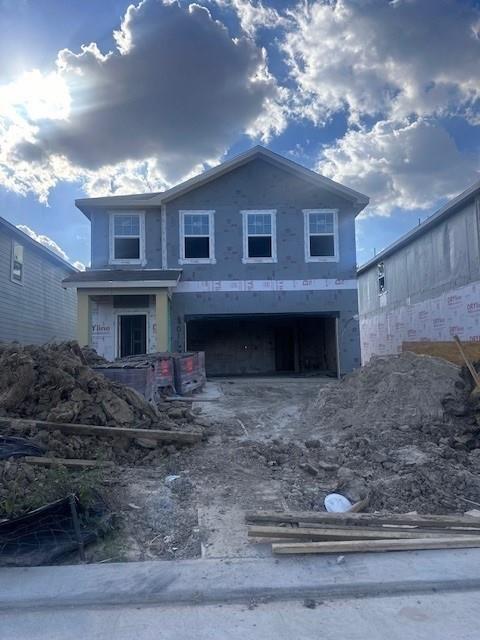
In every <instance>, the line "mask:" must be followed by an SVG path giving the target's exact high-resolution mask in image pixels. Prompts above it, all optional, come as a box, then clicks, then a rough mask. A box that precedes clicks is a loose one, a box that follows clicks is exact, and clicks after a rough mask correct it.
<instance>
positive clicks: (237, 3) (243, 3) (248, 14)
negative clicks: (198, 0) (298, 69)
mask: <svg viewBox="0 0 480 640" xmlns="http://www.w3.org/2000/svg"><path fill="white" fill-rule="evenodd" d="M211 1H213V2H215V4H217V5H218V6H219V7H222V8H228V9H232V10H233V11H234V12H235V13H236V15H237V18H238V21H239V22H240V26H241V27H242V29H243V31H245V33H247V34H248V35H249V36H254V35H255V34H256V32H257V29H259V28H262V29H275V28H278V27H284V26H286V25H287V24H288V22H289V18H287V17H286V16H282V15H281V14H280V13H279V12H278V11H277V9H274V8H273V7H268V6H267V7H266V6H265V5H264V4H263V3H262V2H261V1H260V0H256V1H255V0H254V1H250V0H211Z"/></svg>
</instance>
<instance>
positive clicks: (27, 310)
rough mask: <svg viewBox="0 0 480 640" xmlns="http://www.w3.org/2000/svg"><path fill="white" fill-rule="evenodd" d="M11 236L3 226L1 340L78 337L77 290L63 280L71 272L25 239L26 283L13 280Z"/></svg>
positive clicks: (26, 341)
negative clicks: (65, 285) (68, 286)
mask: <svg viewBox="0 0 480 640" xmlns="http://www.w3.org/2000/svg"><path fill="white" fill-rule="evenodd" d="M12 239H13V237H12V235H11V234H10V233H8V231H7V230H5V229H2V228H0V341H12V340H16V341H18V342H21V343H23V344H29V343H32V344H42V343H44V342H49V341H60V340H70V339H73V338H75V335H76V315H77V312H76V292H75V290H73V289H63V287H62V284H61V282H62V279H63V278H65V277H66V276H67V275H69V273H70V272H69V271H68V270H67V269H65V268H63V267H62V266H61V265H60V264H58V265H57V264H55V263H54V262H53V261H52V260H50V259H49V258H48V256H45V255H44V254H43V252H42V250H41V249H40V248H39V249H38V251H37V250H36V249H35V248H33V247H31V246H29V245H28V244H27V243H25V244H24V245H23V247H24V259H23V264H24V267H23V269H24V276H23V284H22V285H20V284H17V283H15V282H12V280H11V278H10V267H11V256H12ZM17 241H18V242H20V241H19V240H18V239H17ZM20 244H21V242H20Z"/></svg>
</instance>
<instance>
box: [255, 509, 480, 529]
mask: <svg viewBox="0 0 480 640" xmlns="http://www.w3.org/2000/svg"><path fill="white" fill-rule="evenodd" d="M245 519H246V521H247V522H248V523H252V524H256V523H258V524H262V523H271V524H274V523H289V522H290V523H294V524H298V523H300V522H302V523H305V524H308V523H321V524H331V525H332V524H333V525H334V524H338V525H342V526H343V525H349V526H362V527H366V526H379V525H393V526H395V525H410V526H418V527H433V528H437V527H478V526H479V525H478V519H476V518H469V517H466V516H461V515H458V516H439V515H409V514H408V513H406V514H397V513H392V514H387V515H385V514H380V515H376V514H373V513H350V512H346V513H326V512H320V511H304V512H295V513H282V512H276V511H247V513H246V514H245Z"/></svg>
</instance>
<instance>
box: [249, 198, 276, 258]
mask: <svg viewBox="0 0 480 640" xmlns="http://www.w3.org/2000/svg"><path fill="white" fill-rule="evenodd" d="M241 213H242V216H243V262H276V261H277V238H276V219H275V218H276V211H275V210H270V209H268V210H260V211H257V210H255V211H242V212H241Z"/></svg>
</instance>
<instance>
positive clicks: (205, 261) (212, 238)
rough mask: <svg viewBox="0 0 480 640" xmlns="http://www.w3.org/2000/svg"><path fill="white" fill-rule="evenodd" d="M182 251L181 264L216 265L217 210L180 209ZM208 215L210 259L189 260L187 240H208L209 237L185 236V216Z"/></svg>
mask: <svg viewBox="0 0 480 640" xmlns="http://www.w3.org/2000/svg"><path fill="white" fill-rule="evenodd" d="M178 213H179V215H180V220H179V234H180V247H179V248H180V251H179V256H180V257H179V260H178V262H179V264H216V262H217V261H216V259H215V210H214V209H180V210H179V212H178ZM187 215H203V216H204V215H208V249H209V251H208V253H209V257H208V258H187V257H186V256H185V238H186V237H187V238H206V237H207V236H190V235H187V236H185V216H187Z"/></svg>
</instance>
